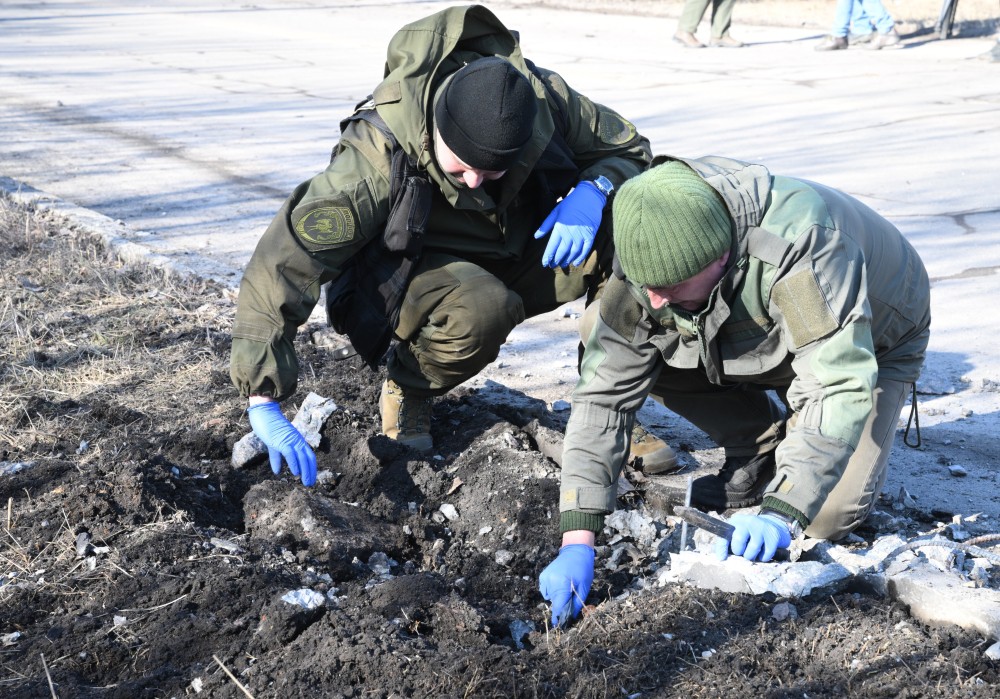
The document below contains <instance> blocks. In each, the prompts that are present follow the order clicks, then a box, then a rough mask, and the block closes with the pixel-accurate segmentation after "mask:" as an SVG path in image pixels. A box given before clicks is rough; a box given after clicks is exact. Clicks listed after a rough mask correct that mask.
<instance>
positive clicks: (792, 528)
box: [760, 508, 802, 539]
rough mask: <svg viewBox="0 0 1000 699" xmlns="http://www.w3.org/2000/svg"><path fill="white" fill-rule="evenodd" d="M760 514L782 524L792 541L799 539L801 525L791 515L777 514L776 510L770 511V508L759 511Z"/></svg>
mask: <svg viewBox="0 0 1000 699" xmlns="http://www.w3.org/2000/svg"><path fill="white" fill-rule="evenodd" d="M760 514H762V515H769V516H771V517H774V518H775V519H780V520H781V521H782V522H784V523H785V526H786V527H788V533H789V534H791V535H792V538H793V539H797V538H799V536H800V535H801V534H802V523H801V522H799V520H797V519H795V518H794V517H792V516H791V515H786V514H785V513H784V512H778V511H777V510H772V509H770V508H765V509H763V510H761V511H760Z"/></svg>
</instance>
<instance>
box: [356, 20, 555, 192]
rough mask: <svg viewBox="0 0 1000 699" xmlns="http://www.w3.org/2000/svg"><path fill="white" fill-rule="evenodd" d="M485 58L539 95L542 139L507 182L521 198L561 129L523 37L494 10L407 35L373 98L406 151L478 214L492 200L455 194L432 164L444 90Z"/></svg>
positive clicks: (398, 39)
mask: <svg viewBox="0 0 1000 699" xmlns="http://www.w3.org/2000/svg"><path fill="white" fill-rule="evenodd" d="M484 56H500V57H502V58H504V59H506V60H508V61H509V62H510V63H511V65H513V66H514V67H515V68H516V69H517V70H518V71H520V72H521V73H522V74H523V75H525V77H527V78H528V80H529V81H530V82H531V85H532V87H533V89H534V91H535V94H536V95H537V96H538V116H537V117H536V118H535V127H534V131H535V135H534V137H533V139H532V142H531V143H530V144H529V145H528V146H527V147H526V148H525V151H524V152H523V153H522V156H521V160H520V162H519V163H518V165H517V166H516V167H514V168H511V169H510V170H508V174H507V175H506V176H505V177H504V180H505V182H504V186H505V189H509V188H513V190H514V191H516V190H517V189H519V188H520V186H521V185H522V184H523V183H524V181H525V179H527V177H528V175H529V174H530V172H531V169H532V167H533V166H534V164H535V163H536V162H537V160H538V158H539V157H540V156H541V154H542V152H543V151H544V149H545V145H546V144H547V143H548V141H549V139H550V138H551V136H552V132H553V130H554V122H553V119H552V115H551V113H550V111H549V108H548V105H547V103H546V100H545V87H544V86H543V85H542V83H541V81H540V80H539V79H538V78H537V77H536V76H535V75H534V74H533V73H532V72H531V70H530V69H529V68H528V65H527V62H526V61H525V59H524V57H523V55H522V54H521V48H520V46H519V45H518V38H517V35H516V33H514V32H512V31H510V30H509V29H507V28H506V27H505V26H504V25H503V24H501V22H500V20H498V19H497V18H496V16H495V15H494V14H493V13H492V12H490V11H489V10H488V9H486V8H485V7H483V6H482V5H470V6H466V7H453V8H448V9H446V10H442V11H441V12H438V13H435V14H433V15H431V16H429V17H425V18H423V19H420V20H418V21H416V22H413V23H412V24H408V25H406V26H405V27H403V28H402V29H400V30H399V31H398V32H396V34H395V35H394V36H393V38H392V40H391V41H390V42H389V48H388V51H387V56H386V63H385V77H384V79H383V80H382V82H381V83H380V84H379V85H378V87H377V88H376V89H375V91H374V93H373V97H374V100H375V107H376V109H378V112H379V114H381V115H382V118H383V119H384V120H385V122H386V124H387V125H388V126H389V128H390V129H391V130H392V133H393V134H394V135H395V136H396V139H397V140H398V141H399V143H400V145H401V146H402V147H403V150H404V151H405V152H406V153H407V154H408V155H409V156H410V157H412V158H414V159H415V160H416V161H417V164H418V165H419V166H420V167H422V168H424V169H426V170H427V171H428V172H429V173H430V175H431V177H432V178H433V179H434V180H435V182H436V183H437V185H438V186H439V187H440V189H441V191H442V192H443V193H444V195H445V196H446V197H447V198H448V199H449V201H451V202H452V204H453V205H455V204H456V203H457V202H458V200H459V199H460V198H463V197H468V198H470V199H472V200H474V201H473V202H472V203H471V205H472V206H474V207H476V208H491V207H490V202H489V201H488V200H486V194H485V193H484V192H482V191H480V190H466V189H459V188H457V187H455V186H454V185H453V184H452V183H451V181H450V180H449V179H448V178H447V177H446V176H445V174H444V173H443V172H442V171H441V169H440V168H439V167H438V165H437V162H436V161H435V159H434V157H433V150H432V149H433V119H432V117H433V113H434V97H435V95H436V93H437V90H438V88H439V87H440V86H441V85H442V84H443V83H444V82H445V80H446V79H447V78H448V77H449V76H451V75H452V74H453V73H455V72H456V71H457V70H458V69H459V68H461V67H462V66H463V65H465V64H466V63H469V62H471V61H473V60H476V59H477V58H481V57H484ZM480 189H481V188H480ZM484 200H485V201H484Z"/></svg>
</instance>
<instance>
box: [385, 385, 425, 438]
mask: <svg viewBox="0 0 1000 699" xmlns="http://www.w3.org/2000/svg"><path fill="white" fill-rule="evenodd" d="M433 403H434V399H433V398H431V397H430V396H426V397H425V396H412V395H411V396H407V395H406V394H404V393H403V389H402V388H401V387H400V386H399V384H397V383H396V382H395V381H393V380H392V379H388V380H387V381H386V382H385V383H383V384H382V396H381V398H380V399H379V405H378V408H379V413H380V414H381V415H382V433H383V434H385V436H386V437H388V438H389V439H395V440H396V441H397V442H399V443H401V444H405V445H406V446H408V447H410V448H412V449H416V450H417V451H422V452H424V453H427V452H429V451H431V450H432V449H433V448H434V442H433V441H431V406H432V405H433Z"/></svg>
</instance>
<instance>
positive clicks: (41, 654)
mask: <svg viewBox="0 0 1000 699" xmlns="http://www.w3.org/2000/svg"><path fill="white" fill-rule="evenodd" d="M39 655H40V656H42V667H43V668H45V679H47V680H48V681H49V691H50V692H52V699H59V695H58V694H56V688H55V686H54V685H53V684H52V675H50V674H49V665H48V663H46V662H45V653H39Z"/></svg>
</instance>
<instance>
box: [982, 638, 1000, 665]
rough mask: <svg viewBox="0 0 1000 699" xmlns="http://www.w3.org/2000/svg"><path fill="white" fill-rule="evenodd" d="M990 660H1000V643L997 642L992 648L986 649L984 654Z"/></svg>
mask: <svg viewBox="0 0 1000 699" xmlns="http://www.w3.org/2000/svg"><path fill="white" fill-rule="evenodd" d="M983 655H985V656H986V657H987V658H989V659H990V660H1000V641H997V642H996V643H994V644H993V645H992V646H990V647H989V648H987V649H986V652H985V653H983Z"/></svg>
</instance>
